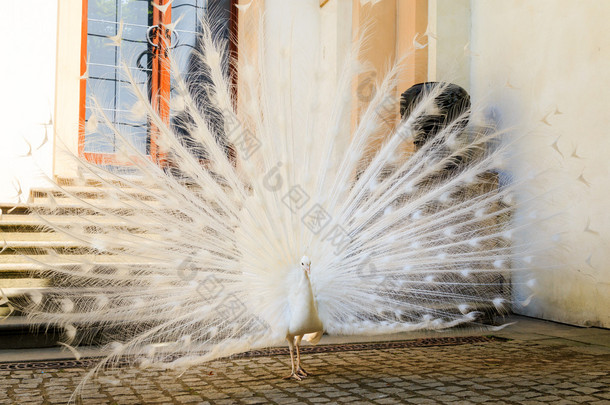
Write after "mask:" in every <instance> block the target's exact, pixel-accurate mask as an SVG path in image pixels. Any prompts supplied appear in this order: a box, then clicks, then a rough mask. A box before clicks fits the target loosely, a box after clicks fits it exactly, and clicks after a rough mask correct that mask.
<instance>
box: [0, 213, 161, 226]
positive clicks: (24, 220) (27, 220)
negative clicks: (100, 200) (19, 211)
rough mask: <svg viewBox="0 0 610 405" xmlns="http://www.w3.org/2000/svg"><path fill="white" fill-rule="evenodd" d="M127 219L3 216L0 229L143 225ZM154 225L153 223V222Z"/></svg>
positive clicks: (68, 216) (97, 216) (92, 216)
mask: <svg viewBox="0 0 610 405" xmlns="http://www.w3.org/2000/svg"><path fill="white" fill-rule="evenodd" d="M123 217H125V219H120V218H113V217H109V216H106V215H41V216H40V217H39V216H37V215H32V214H30V215H25V214H24V215H3V216H2V217H1V218H0V229H5V228H9V227H11V228H19V227H24V228H26V227H30V228H34V227H40V226H45V222H46V221H48V222H49V223H52V224H56V225H59V226H66V225H75V224H78V225H90V226H95V225H96V224H99V225H104V226H116V227H125V226H128V227H135V226H137V225H143V224H142V223H141V222H140V221H139V220H138V222H139V224H137V225H136V224H134V223H133V222H130V221H129V220H128V218H129V217H128V216H123ZM151 223H153V222H151Z"/></svg>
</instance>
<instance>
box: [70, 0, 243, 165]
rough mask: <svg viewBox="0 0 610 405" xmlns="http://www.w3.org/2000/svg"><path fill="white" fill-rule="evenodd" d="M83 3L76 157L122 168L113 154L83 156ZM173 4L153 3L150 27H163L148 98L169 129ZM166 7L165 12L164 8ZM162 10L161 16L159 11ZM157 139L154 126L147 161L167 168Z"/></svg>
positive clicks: (233, 49)
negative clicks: (169, 56)
mask: <svg viewBox="0 0 610 405" xmlns="http://www.w3.org/2000/svg"><path fill="white" fill-rule="evenodd" d="M82 1H83V10H82V28H81V63H80V73H81V78H80V88H79V91H80V104H79V124H80V125H79V133H78V155H79V156H80V157H81V158H84V159H86V160H87V161H89V162H91V163H94V164H98V165H112V166H124V165H126V163H125V162H122V161H119V160H118V159H117V157H116V155H115V154H114V153H95V152H85V117H86V98H87V77H86V75H85V73H86V72H87V29H88V9H89V2H88V0H82ZM171 1H172V0H156V1H155V4H156V7H153V25H156V26H157V27H162V29H157V30H156V34H155V35H154V37H153V38H152V42H153V43H154V44H155V45H156V46H155V47H153V49H154V52H153V59H152V79H151V95H152V100H151V103H152V106H153V108H154V109H155V111H156V112H157V114H159V116H160V117H161V119H162V121H163V122H164V123H165V124H167V125H169V122H170V104H169V103H170V90H171V75H170V63H169V58H168V52H167V50H168V49H169V47H170V45H171V44H170V41H171V31H170V30H169V29H168V28H166V27H170V23H171V16H172V14H171V13H172V8H171V4H169V3H171ZM236 4H238V0H232V1H231V19H230V21H229V32H230V36H231V38H232V39H233V40H232V41H231V42H230V48H229V52H230V55H231V58H232V59H233V63H230V64H229V69H230V75H231V81H232V83H233V90H234V99H235V98H236V96H237V94H236V92H235V88H236V84H237V73H236V71H235V66H237V63H236V61H237V46H236V44H235V38H237V15H238V14H237V7H235V5H236ZM166 5H168V7H167V8H164V6H166ZM162 9H165V11H164V12H162V11H161V10H162ZM158 137H159V128H156V127H155V125H154V124H152V123H151V124H150V156H149V158H150V159H151V160H152V161H153V162H156V163H157V164H159V165H166V164H167V156H166V154H165V153H164V152H162V151H160V149H159V145H158V142H157V139H158Z"/></svg>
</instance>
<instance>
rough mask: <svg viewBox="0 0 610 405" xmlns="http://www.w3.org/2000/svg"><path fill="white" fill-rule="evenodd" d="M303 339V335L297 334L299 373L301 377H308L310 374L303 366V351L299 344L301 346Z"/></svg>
mask: <svg viewBox="0 0 610 405" xmlns="http://www.w3.org/2000/svg"><path fill="white" fill-rule="evenodd" d="M302 339H303V335H301V336H297V338H296V345H295V346H296V347H297V372H296V373H297V375H298V376H300V377H307V376H308V375H309V374H308V373H307V371H305V369H304V368H302V367H301V352H300V350H299V346H301V340H302Z"/></svg>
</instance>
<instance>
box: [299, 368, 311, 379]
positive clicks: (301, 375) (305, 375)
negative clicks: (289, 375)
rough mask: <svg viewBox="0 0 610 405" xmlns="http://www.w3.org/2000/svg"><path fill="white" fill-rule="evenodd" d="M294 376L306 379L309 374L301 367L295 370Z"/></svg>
mask: <svg viewBox="0 0 610 405" xmlns="http://www.w3.org/2000/svg"><path fill="white" fill-rule="evenodd" d="M296 374H297V375H299V376H300V377H308V376H309V373H308V372H307V371H305V369H304V368H302V367H299V368H297V372H296Z"/></svg>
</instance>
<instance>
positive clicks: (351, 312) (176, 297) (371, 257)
mask: <svg viewBox="0 0 610 405" xmlns="http://www.w3.org/2000/svg"><path fill="white" fill-rule="evenodd" d="M260 35H261V37H260V43H261V46H259V47H258V54H252V55H251V54H248V52H247V50H246V51H244V53H243V54H240V58H243V66H242V65H240V66H242V68H241V69H242V70H241V71H240V74H241V75H243V79H241V80H243V82H244V85H243V88H240V92H239V99H237V100H236V99H235V94H236V92H235V89H234V88H233V84H232V82H231V80H230V79H229V78H228V75H227V71H226V68H225V67H224V66H225V65H224V63H223V61H224V60H226V59H227V50H226V49H227V47H226V43H223V42H222V41H221V40H218V39H217V38H215V37H214V36H213V35H212V30H211V29H210V28H209V26H208V25H206V24H205V23H204V24H203V25H202V34H201V36H200V41H199V42H200V47H201V49H200V51H201V52H200V53H199V54H198V58H199V61H200V63H201V65H202V66H203V67H204V68H205V72H206V77H207V80H205V81H203V82H200V83H197V82H193V81H191V80H189V77H184V76H181V75H180V73H179V72H178V69H175V72H174V73H175V75H174V77H175V94H172V99H171V100H170V102H171V105H172V109H173V111H174V115H173V117H172V119H171V120H170V123H169V124H168V123H167V122H166V120H164V119H163V117H161V116H160V115H159V114H158V113H157V112H156V110H155V108H154V107H153V106H152V105H151V103H150V102H149V101H148V98H147V97H148V96H147V92H146V91H145V90H143V89H142V88H140V87H139V86H138V85H137V84H135V80H134V78H133V77H132V75H131V73H130V71H129V69H128V68H126V69H125V72H124V74H125V78H126V80H127V81H128V82H130V83H131V84H130V90H131V91H132V93H133V94H134V96H135V98H136V99H137V100H138V101H137V103H136V104H137V107H138V109H139V111H141V112H142V113H145V114H146V117H147V119H148V120H149V122H150V123H151V124H152V125H153V127H154V128H156V133H155V137H156V138H155V141H156V143H157V145H158V146H159V149H160V155H161V156H163V159H161V162H159V161H152V160H151V159H150V158H149V157H148V156H147V155H146V153H145V152H143V151H142V148H140V147H138V146H136V145H134V144H133V143H132V142H131V141H130V139H131V137H130V134H129V133H126V132H125V131H124V130H119V129H117V128H116V127H115V126H114V125H113V123H112V120H111V119H110V118H109V117H108V116H107V115H106V114H105V112H104V111H105V110H104V109H103V105H101V103H100V102H98V101H97V100H95V99H92V100H91V105H92V109H93V111H94V114H93V116H92V118H90V121H92V122H94V123H95V124H96V125H89V126H88V127H87V128H89V129H88V130H90V129H91V128H92V127H93V128H94V129H95V130H99V128H102V127H103V128H106V130H107V131H106V132H104V133H102V132H100V134H102V135H101V136H106V137H107V140H108V142H111V143H113V144H114V148H115V150H116V153H115V154H116V156H117V159H118V160H119V163H118V164H114V165H111V166H103V165H96V164H93V163H89V162H87V161H86V160H84V159H81V158H79V157H75V156H69V157H66V159H71V160H72V164H73V165H74V167H76V168H77V170H76V172H77V173H78V176H77V178H76V179H75V181H76V183H77V185H80V186H81V187H83V188H84V189H86V190H89V191H88V192H85V193H83V192H75V191H73V190H74V188H71V187H67V186H62V185H59V184H58V185H55V188H54V190H53V191H52V192H50V193H49V197H48V199H47V201H46V203H45V204H43V205H40V206H38V207H37V210H38V215H39V217H40V219H41V221H43V222H44V224H45V226H46V227H47V228H49V229H52V230H53V231H55V232H58V233H61V234H63V235H64V236H65V238H66V239H67V240H70V241H72V242H73V243H74V246H75V248H74V249H77V250H78V253H79V254H77V255H75V254H67V253H62V252H57V251H55V250H52V249H49V251H48V252H47V255H46V256H45V257H46V259H45V260H40V259H37V256H35V255H32V256H30V260H31V261H33V262H34V263H36V264H37V265H38V266H39V267H40V269H41V271H43V272H44V274H45V276H46V277H47V278H49V280H51V282H52V285H53V287H49V288H47V289H44V290H41V291H38V290H37V291H34V292H32V293H31V294H30V297H29V301H28V302H27V304H26V307H25V308H24V309H25V310H26V312H27V313H28V314H29V317H30V319H31V321H32V322H33V323H36V324H53V325H59V326H60V327H62V328H63V330H64V337H63V342H64V343H65V344H66V345H69V346H70V347H76V346H78V345H83V344H90V343H91V342H95V343H104V344H106V345H107V346H106V348H105V353H106V354H107V355H108V357H107V358H106V360H105V363H101V364H111V363H112V362H113V361H115V360H117V359H119V358H122V357H125V356H130V355H133V358H134V359H136V360H137V362H138V363H139V364H140V365H142V366H161V367H177V366H187V365H190V364H193V363H196V362H203V361H208V360H211V359H215V358H218V357H223V356H228V355H231V354H234V353H238V352H243V351H246V350H248V349H252V348H256V347H264V346H269V345H274V344H278V343H280V344H281V343H282V342H283V340H284V338H285V336H286V332H285V331H286V327H287V326H286V325H287V322H288V321H287V320H288V319H289V316H290V314H289V313H288V306H287V291H288V290H289V287H290V285H291V280H292V273H291V271H292V269H294V266H295V264H297V263H298V260H299V259H300V257H302V256H303V255H308V256H309V257H310V258H311V262H312V265H311V283H312V288H313V292H314V295H315V300H316V304H317V308H318V312H319V316H320V319H321V320H322V323H323V324H324V328H325V331H326V332H327V333H330V334H377V333H389V332H397V331H407V330H414V329H440V328H446V327H451V326H454V325H458V324H461V323H467V322H479V321H481V319H482V317H483V315H484V314H485V313H487V314H492V313H505V312H506V311H508V310H509V309H510V306H511V305H512V303H511V291H510V285H511V277H513V276H514V275H515V274H517V273H519V272H522V271H525V270H527V268H528V266H529V262H530V260H531V257H532V255H534V254H535V253H536V251H537V249H539V247H538V246H531V245H528V246H523V245H520V244H519V238H518V235H519V234H520V233H522V232H527V229H523V228H522V227H518V226H516V225H514V224H515V222H514V221H513V217H514V215H516V214H515V213H516V208H517V207H519V208H521V207H524V209H525V208H527V203H528V202H527V201H523V200H522V199H520V190H522V189H523V188H524V187H526V186H525V185H524V184H523V183H521V182H518V181H515V180H513V179H512V178H511V177H510V175H509V174H508V171H507V169H506V168H507V167H509V166H508V165H507V161H508V160H510V159H511V155H510V153H509V150H510V142H507V141H506V137H505V135H504V134H503V133H502V132H500V131H498V130H497V129H496V128H495V127H494V126H493V125H490V124H489V123H487V124H480V123H479V124H474V123H473V122H472V121H473V119H472V117H474V116H476V115H477V114H478V113H479V112H480V111H479V108H476V107H473V108H470V107H469V105H467V106H465V108H462V109H461V110H460V111H459V113H457V114H455V115H454V116H451V117H448V118H447V117H445V116H443V114H444V113H443V112H442V111H443V110H442V108H441V107H442V106H441V105H440V100H445V98H446V96H447V94H450V93H451V92H453V91H454V90H455V89H454V87H453V86H451V85H448V84H443V83H439V84H437V85H430V86H427V87H424V88H422V91H421V93H420V94H419V95H418V97H417V99H416V101H415V102H414V103H413V104H412V105H411V106H410V108H409V111H408V112H407V113H406V114H405V117H403V119H402V120H398V119H396V118H393V117H395V115H396V114H395V112H396V111H397V110H398V104H399V101H398V99H397V98H396V97H394V94H395V93H396V84H397V74H398V72H399V71H400V69H403V67H401V66H400V65H396V66H394V67H393V68H392V69H390V71H389V73H388V74H387V75H386V76H385V78H384V79H383V80H381V81H380V82H379V83H377V85H376V91H375V92H374V93H373V95H372V97H371V98H370V100H368V103H367V105H365V106H360V105H359V106H355V105H352V104H351V102H350V100H352V92H353V86H352V82H353V79H354V78H355V77H356V76H357V75H358V74H360V73H362V71H363V69H364V67H363V65H362V64H360V63H358V62H357V60H356V58H355V56H354V55H357V54H358V51H357V49H356V48H357V46H355V49H354V50H353V51H352V56H351V57H349V58H347V63H346V64H345V66H344V67H343V70H342V73H341V74H340V75H339V78H338V80H334V79H332V77H333V76H332V75H330V74H328V72H326V71H325V70H324V68H323V67H320V69H319V70H318V71H300V70H299V68H298V67H296V66H293V65H292V63H291V60H290V56H289V54H290V52H281V53H280V55H279V65H278V66H273V72H274V74H273V76H270V75H268V74H266V72H268V70H269V69H270V68H269V67H268V66H266V64H265V63H266V62H265V61H266V58H265V57H264V55H265V49H264V47H263V46H262V44H263V43H264V34H260ZM311 57H312V58H317V57H319V55H311ZM173 63H175V62H173ZM176 66H177V64H176ZM320 66H323V65H322V64H321V65H320ZM294 76H298V77H299V81H300V83H301V84H300V85H299V86H298V88H296V87H295V80H294V78H293V77H294ZM135 107H136V106H134V108H135ZM354 114H356V115H357V120H352V116H353V115H354ZM439 115H441V116H443V117H445V118H447V119H445V118H443V119H444V121H443V123H442V125H437V126H435V127H434V133H433V136H431V133H430V127H429V126H427V125H426V122H427V120H428V119H429V117H431V116H437V117H438V116H439ZM445 115H446V114H445ZM96 128H97V129H96ZM99 131H101V130H99ZM426 131H427V132H426ZM426 134H427V139H425V142H422V135H426ZM58 200H62V201H65V200H67V201H69V202H70V204H71V206H73V207H74V208H75V209H78V210H79V211H80V212H81V213H82V215H81V218H80V220H79V221H78V222H77V223H63V222H61V221H57V220H56V218H57V217H56V216H53V215H51V214H53V213H57V212H59V211H60V210H61V209H62V206H61V205H60V204H58ZM534 221H535V220H532V221H531V222H534ZM520 223H523V221H521V222H520ZM525 282H527V280H526V281H525Z"/></svg>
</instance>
